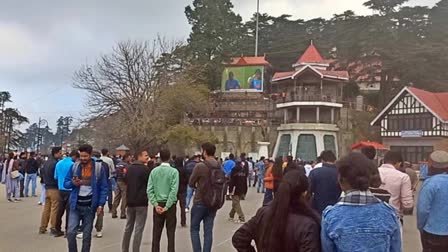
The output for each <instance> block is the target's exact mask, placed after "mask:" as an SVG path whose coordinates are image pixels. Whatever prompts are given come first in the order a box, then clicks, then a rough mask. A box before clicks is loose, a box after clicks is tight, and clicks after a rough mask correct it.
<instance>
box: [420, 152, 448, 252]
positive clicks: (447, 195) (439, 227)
mask: <svg viewBox="0 0 448 252" xmlns="http://www.w3.org/2000/svg"><path fill="white" fill-rule="evenodd" d="M428 167H429V170H428V175H429V177H428V178H427V179H426V180H425V182H424V183H423V186H422V189H421V190H420V195H419V197H418V205H417V227H418V229H419V230H420V234H421V240H422V245H423V251H447V248H448V218H447V216H448V204H447V203H446V199H448V153H447V152H445V151H435V152H433V153H432V154H431V156H430V160H429V164H428Z"/></svg>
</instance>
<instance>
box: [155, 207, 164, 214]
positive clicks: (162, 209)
mask: <svg viewBox="0 0 448 252" xmlns="http://www.w3.org/2000/svg"><path fill="white" fill-rule="evenodd" d="M156 212H157V213H158V214H163V212H165V209H164V208H163V207H161V206H156Z"/></svg>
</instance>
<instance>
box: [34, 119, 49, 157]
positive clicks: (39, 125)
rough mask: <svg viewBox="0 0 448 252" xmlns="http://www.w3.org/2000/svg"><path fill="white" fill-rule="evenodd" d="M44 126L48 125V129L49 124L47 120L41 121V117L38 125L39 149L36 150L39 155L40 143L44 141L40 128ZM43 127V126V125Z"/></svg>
mask: <svg viewBox="0 0 448 252" xmlns="http://www.w3.org/2000/svg"><path fill="white" fill-rule="evenodd" d="M42 124H46V125H47V126H46V127H48V122H47V120H45V119H41V118H40V117H39V123H38V124H37V148H36V152H37V153H38V154H39V147H40V141H41V139H42V137H41V135H40V128H41V125H42ZM42 126H43V125H42Z"/></svg>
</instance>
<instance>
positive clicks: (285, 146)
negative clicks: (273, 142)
mask: <svg viewBox="0 0 448 252" xmlns="http://www.w3.org/2000/svg"><path fill="white" fill-rule="evenodd" d="M290 146H291V135H290V134H284V135H282V136H281V137H280V143H279V145H278V151H277V157H283V156H287V155H288V154H289V153H290Z"/></svg>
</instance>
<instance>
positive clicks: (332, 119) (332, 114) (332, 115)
mask: <svg viewBox="0 0 448 252" xmlns="http://www.w3.org/2000/svg"><path fill="white" fill-rule="evenodd" d="M331 123H332V124H334V108H331Z"/></svg>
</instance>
